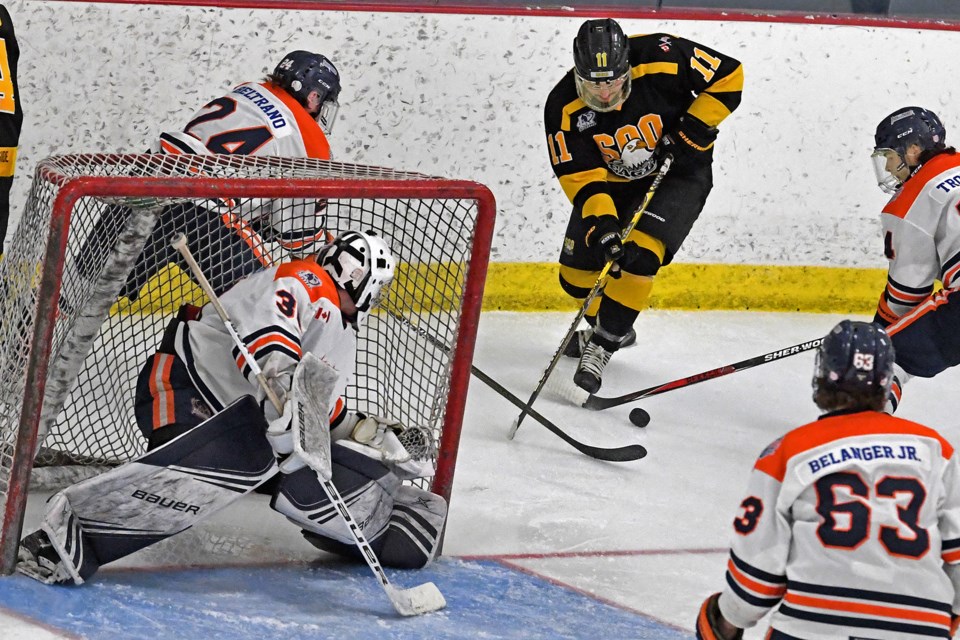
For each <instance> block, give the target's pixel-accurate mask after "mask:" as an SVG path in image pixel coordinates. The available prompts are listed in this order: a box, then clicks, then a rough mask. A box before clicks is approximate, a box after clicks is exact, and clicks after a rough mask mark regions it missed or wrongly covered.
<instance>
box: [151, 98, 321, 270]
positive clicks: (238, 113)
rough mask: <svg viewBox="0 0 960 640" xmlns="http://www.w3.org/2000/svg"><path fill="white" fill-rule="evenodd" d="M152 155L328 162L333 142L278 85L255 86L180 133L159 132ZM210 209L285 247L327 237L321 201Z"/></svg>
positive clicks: (247, 202) (232, 202)
mask: <svg viewBox="0 0 960 640" xmlns="http://www.w3.org/2000/svg"><path fill="white" fill-rule="evenodd" d="M153 151H154V152H157V153H169V154H184V153H186V154H200V155H205V154H211V153H218V154H234V155H248V156H279V157H284V158H315V159H318V160H329V159H330V144H329V142H328V141H327V138H326V136H325V135H324V133H323V130H322V129H321V128H320V125H319V124H318V123H317V122H316V120H314V119H313V116H311V115H310V114H309V113H307V110H306V109H304V108H303V106H301V105H300V103H299V102H297V101H296V99H294V98H293V97H292V96H291V95H290V94H288V93H287V92H286V91H284V90H283V89H282V88H280V87H279V86H277V85H275V84H272V83H262V84H261V83H256V82H246V83H244V84H241V85H238V86H237V87H235V88H234V89H233V90H232V91H231V92H230V93H228V94H227V95H225V96H223V97H220V98H217V99H216V100H212V101H211V102H208V103H207V104H205V105H204V106H203V107H202V108H201V109H200V110H199V111H198V112H197V113H196V114H195V115H194V117H193V119H192V120H190V122H188V123H187V125H186V126H185V127H184V128H183V130H182V131H171V132H164V133H162V134H160V138H159V139H158V140H157V141H156V143H155V145H154V148H153ZM206 206H207V208H208V209H213V210H216V211H218V212H219V213H221V214H223V215H224V216H225V217H231V216H236V217H238V218H239V219H240V220H242V221H243V222H244V223H255V224H256V225H257V228H258V229H259V230H260V232H262V233H264V235H265V236H266V237H267V239H269V240H276V241H278V242H279V244H281V245H282V246H283V247H284V248H286V249H290V250H294V251H299V250H302V249H303V248H304V247H307V246H309V245H310V244H312V243H314V242H316V241H318V240H322V239H324V238H325V235H324V234H323V232H322V229H323V226H324V225H323V220H322V215H323V212H324V208H325V203H324V202H323V201H316V200H310V199H299V198H286V199H276V200H263V199H256V198H247V199H244V200H240V199H237V198H223V199H221V200H219V201H209V202H208V203H207V205H206Z"/></svg>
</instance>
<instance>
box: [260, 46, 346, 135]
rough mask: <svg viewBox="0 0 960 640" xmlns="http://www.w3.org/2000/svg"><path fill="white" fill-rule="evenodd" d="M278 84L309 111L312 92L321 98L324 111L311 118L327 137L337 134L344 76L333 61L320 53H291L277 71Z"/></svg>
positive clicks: (275, 74) (275, 70)
mask: <svg viewBox="0 0 960 640" xmlns="http://www.w3.org/2000/svg"><path fill="white" fill-rule="evenodd" d="M273 77H274V78H275V79H276V81H277V83H278V84H279V85H280V86H281V87H283V88H284V90H286V91H287V92H288V93H289V94H290V95H292V96H293V97H294V98H296V100H297V102H299V103H300V104H302V105H303V106H304V107H305V108H306V107H307V101H308V99H309V97H310V92H311V91H316V92H317V95H318V96H319V98H320V107H319V109H318V110H317V112H316V113H312V114H311V115H312V116H313V117H314V119H315V120H316V121H317V123H318V124H319V125H320V127H321V128H322V129H323V131H324V133H330V132H331V131H333V121H334V120H336V118H337V111H339V109H340V103H339V102H337V99H338V98H339V97H340V74H339V73H338V72H337V68H336V67H335V66H333V63H332V62H330V60H329V59H328V58H327V57H326V56H323V55H321V54H319V53H310V52H309V51H291V52H290V53H288V54H287V55H285V56H284V57H283V60H281V61H280V64H278V65H277V68H276V69H274V71H273Z"/></svg>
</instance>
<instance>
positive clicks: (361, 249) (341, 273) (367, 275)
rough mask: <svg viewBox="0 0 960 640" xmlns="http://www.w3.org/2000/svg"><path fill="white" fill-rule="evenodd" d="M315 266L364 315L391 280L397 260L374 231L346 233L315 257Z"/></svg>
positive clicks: (376, 301)
mask: <svg viewBox="0 0 960 640" xmlns="http://www.w3.org/2000/svg"><path fill="white" fill-rule="evenodd" d="M317 263H318V264H319V265H320V266H321V267H322V268H323V269H324V270H325V271H326V272H327V273H329V274H330V276H331V277H332V278H333V281H334V282H336V283H337V285H338V286H339V287H340V288H341V289H343V290H344V291H346V292H347V294H348V295H349V296H350V299H351V300H353V303H354V304H355V305H356V307H357V311H359V312H360V313H361V314H365V313H367V312H369V311H370V309H371V308H372V307H373V306H375V305H376V304H377V303H378V302H379V300H380V298H381V296H382V295H383V293H384V291H385V289H386V288H387V287H389V286H390V282H391V281H393V274H394V271H395V270H396V259H395V258H394V257H393V253H391V251H390V247H388V246H387V243H386V242H384V240H383V238H381V237H380V236H379V235H378V234H377V232H376V231H372V230H368V231H363V232H360V231H347V232H345V233H343V234H341V235H340V236H338V237H337V238H335V239H334V241H333V242H331V243H330V244H328V245H327V246H325V247H324V248H323V249H321V250H320V252H319V253H318V254H317Z"/></svg>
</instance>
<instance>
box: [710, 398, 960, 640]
mask: <svg viewBox="0 0 960 640" xmlns="http://www.w3.org/2000/svg"><path fill="white" fill-rule="evenodd" d="M745 495H746V497H745V498H744V500H743V501H742V503H741V504H740V509H739V512H738V514H737V516H736V518H735V519H734V521H733V528H734V535H733V542H732V544H731V548H730V559H729V562H728V564H727V573H726V586H725V588H724V590H723V592H722V594H721V596H720V610H721V613H722V614H723V616H724V617H725V618H726V619H727V620H728V621H729V622H731V623H732V624H734V625H736V626H738V627H741V628H747V627H752V626H754V625H755V624H756V623H757V621H758V620H760V618H761V617H763V616H764V615H765V614H766V613H767V612H768V611H769V610H771V609H773V608H776V610H775V611H774V613H773V615H772V618H771V626H772V627H773V628H774V629H776V630H778V631H780V632H782V633H785V634H787V635H789V636H791V637H797V638H804V639H805V640H821V639H823V640H828V639H830V640H835V639H836V638H863V639H867V640H904V639H908V638H931V637H940V638H948V637H951V636H950V631H951V624H952V616H953V614H954V613H955V612H957V611H960V600H958V595H957V594H958V592H960V571H958V563H960V463H958V460H957V455H956V453H955V452H954V449H953V447H952V446H951V445H950V444H949V443H948V442H947V441H946V440H944V439H943V438H942V437H941V436H940V435H939V434H938V433H937V432H936V431H934V430H933V429H930V428H928V427H924V426H922V425H919V424H916V423H913V422H909V421H907V420H903V419H901V418H896V417H893V416H890V415H887V414H884V413H880V412H874V411H866V412H853V413H842V412H838V413H832V414H827V415H825V416H823V417H821V418H820V420H818V421H816V422H814V423H811V424H808V425H805V426H802V427H799V428H797V429H794V430H793V431H791V432H790V433H788V434H787V435H786V436H784V437H783V438H781V439H779V440H777V441H776V442H774V443H773V444H771V445H770V446H769V447H767V449H765V450H764V451H763V453H761V454H760V457H759V459H758V460H757V462H756V465H755V466H754V469H753V472H752V474H751V477H750V481H749V484H748V488H747V491H746V494H745Z"/></svg>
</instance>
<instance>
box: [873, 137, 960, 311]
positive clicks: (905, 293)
mask: <svg viewBox="0 0 960 640" xmlns="http://www.w3.org/2000/svg"><path fill="white" fill-rule="evenodd" d="M958 206H960V154H952V153H942V154H939V155H937V156H934V157H933V158H931V159H930V160H929V161H927V162H926V164H924V165H923V166H922V167H921V168H920V170H919V171H917V173H916V174H914V175H913V177H911V178H910V179H909V180H907V182H906V183H904V185H903V187H902V188H901V189H900V190H899V191H898V192H897V193H896V194H895V195H894V196H893V198H891V199H890V202H888V203H887V205H886V206H885V207H884V208H883V213H882V215H881V221H882V223H883V238H884V253H885V254H886V257H887V260H889V269H888V272H887V287H886V289H885V290H884V292H883V295H882V296H881V298H880V302H879V304H878V307H877V319H878V320H882V321H883V322H884V323H886V324H890V323H893V322H896V321H897V319H898V318H900V317H901V316H903V315H905V314H906V313H908V312H910V311H912V310H913V309H914V308H916V307H917V306H918V305H920V304H921V303H922V302H924V301H925V300H926V299H927V298H928V297H929V296H930V294H931V293H932V292H933V287H934V281H935V280H940V281H941V282H943V288H944V289H955V288H957V287H960V277H958V274H960V215H958V213H957V210H958Z"/></svg>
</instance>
